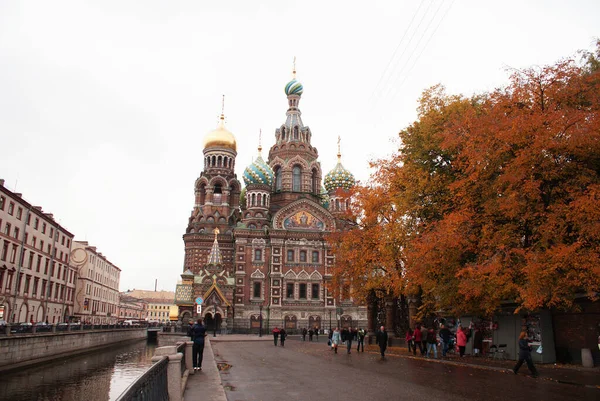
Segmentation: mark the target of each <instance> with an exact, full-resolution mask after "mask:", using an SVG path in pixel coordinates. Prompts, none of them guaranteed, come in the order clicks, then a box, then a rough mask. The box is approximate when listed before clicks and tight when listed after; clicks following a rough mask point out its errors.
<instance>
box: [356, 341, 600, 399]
mask: <svg viewBox="0 0 600 401" xmlns="http://www.w3.org/2000/svg"><path fill="white" fill-rule="evenodd" d="M365 348H366V349H367V350H368V351H369V352H373V353H379V347H378V346H377V345H366V346H365ZM386 355H396V356H400V357H403V358H412V359H420V360H425V361H428V362H433V363H445V364H449V365H456V366H468V367H471V368H477V369H487V370H495V371H498V372H503V373H509V374H511V375H512V374H513V372H512V368H513V367H514V366H515V364H516V361H512V360H498V359H491V358H489V357H485V356H483V357H474V356H471V355H466V356H464V357H463V358H460V357H459V356H458V355H454V354H451V355H449V356H447V357H446V358H441V352H439V350H438V358H439V359H434V358H433V357H431V358H425V357H423V356H421V355H420V353H419V352H417V355H416V356H413V354H412V353H409V352H408V349H406V348H405V347H388V348H387V351H386ZM535 367H536V369H537V370H538V372H539V375H540V377H539V379H543V380H551V381H555V382H558V383H564V384H573V385H577V386H583V387H591V388H598V389H600V368H584V367H582V366H574V365H562V364H536V365H535ZM519 374H520V375H522V374H530V372H529V369H527V364H525V363H524V364H523V366H521V369H519Z"/></svg>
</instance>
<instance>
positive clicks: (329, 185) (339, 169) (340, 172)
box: [324, 159, 356, 192]
mask: <svg viewBox="0 0 600 401" xmlns="http://www.w3.org/2000/svg"><path fill="white" fill-rule="evenodd" d="M355 183H356V181H355V180H354V175H352V173H351V172H350V171H348V170H346V169H345V168H344V166H342V163H341V161H339V159H338V163H337V165H336V166H335V168H334V169H333V170H331V171H330V172H329V173H327V175H326V176H325V180H324V185H325V189H327V192H332V191H335V190H336V189H338V188H343V189H350V188H352V187H353V186H354V184H355Z"/></svg>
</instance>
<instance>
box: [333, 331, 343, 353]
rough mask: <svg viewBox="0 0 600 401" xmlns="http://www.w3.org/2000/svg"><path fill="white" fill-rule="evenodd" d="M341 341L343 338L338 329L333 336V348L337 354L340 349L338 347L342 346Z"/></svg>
mask: <svg viewBox="0 0 600 401" xmlns="http://www.w3.org/2000/svg"><path fill="white" fill-rule="evenodd" d="M340 341H342V336H341V334H340V331H339V330H338V328H337V327H336V328H335V329H334V330H333V334H332V335H331V348H332V349H333V350H334V351H335V353H336V354H337V349H338V345H339V344H340Z"/></svg>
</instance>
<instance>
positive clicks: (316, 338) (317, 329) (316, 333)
mask: <svg viewBox="0 0 600 401" xmlns="http://www.w3.org/2000/svg"><path fill="white" fill-rule="evenodd" d="M315 340H316V341H317V342H319V328H318V327H316V326H315Z"/></svg>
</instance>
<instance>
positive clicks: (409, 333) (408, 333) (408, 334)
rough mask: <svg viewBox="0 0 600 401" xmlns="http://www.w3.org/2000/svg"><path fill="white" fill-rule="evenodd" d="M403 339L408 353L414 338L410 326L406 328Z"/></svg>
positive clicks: (410, 350)
mask: <svg viewBox="0 0 600 401" xmlns="http://www.w3.org/2000/svg"><path fill="white" fill-rule="evenodd" d="M404 339H405V340H406V345H407V346H408V353H409V354H410V353H411V352H412V349H413V341H414V339H415V337H414V335H413V331H412V329H411V328H410V327H409V328H408V330H406V336H405V337H404Z"/></svg>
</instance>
